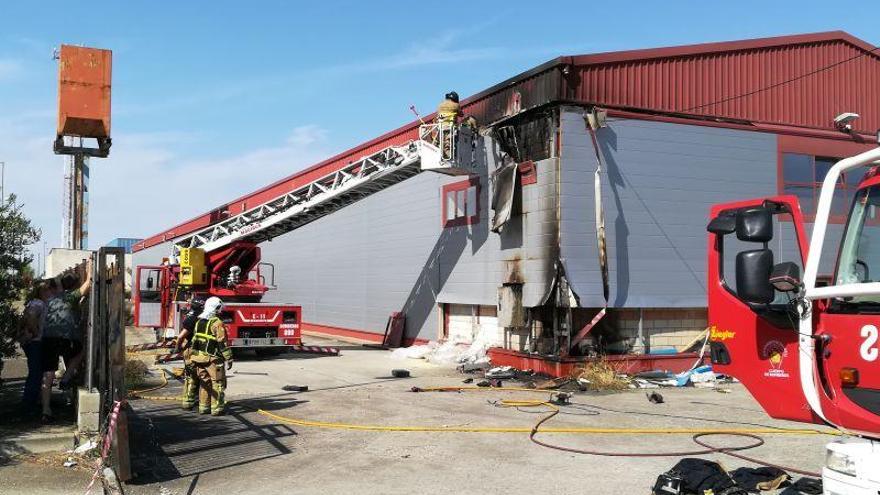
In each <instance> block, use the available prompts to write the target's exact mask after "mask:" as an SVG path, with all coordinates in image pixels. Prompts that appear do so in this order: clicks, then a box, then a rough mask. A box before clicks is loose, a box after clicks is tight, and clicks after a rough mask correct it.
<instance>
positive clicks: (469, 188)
mask: <svg viewBox="0 0 880 495" xmlns="http://www.w3.org/2000/svg"><path fill="white" fill-rule="evenodd" d="M479 197H480V179H479V178H478V177H472V178H469V179H467V180H463V181H460V182H454V183H452V184H447V185H445V186H443V206H442V208H443V226H444V227H455V226H458V225H471V224H474V223H478V222H479V221H480V203H479V201H480V200H479Z"/></svg>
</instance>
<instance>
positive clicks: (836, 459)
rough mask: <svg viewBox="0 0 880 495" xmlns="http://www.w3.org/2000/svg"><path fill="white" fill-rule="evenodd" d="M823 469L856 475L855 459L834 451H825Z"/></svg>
mask: <svg viewBox="0 0 880 495" xmlns="http://www.w3.org/2000/svg"><path fill="white" fill-rule="evenodd" d="M825 467H827V468H828V469H830V470H832V471H837V472H838V473H843V474H848V475H850V476H855V475H856V460H855V458H853V457H851V456H849V455H847V454H845V453H843V452H838V451H835V450H831V449H828V450H826V451H825Z"/></svg>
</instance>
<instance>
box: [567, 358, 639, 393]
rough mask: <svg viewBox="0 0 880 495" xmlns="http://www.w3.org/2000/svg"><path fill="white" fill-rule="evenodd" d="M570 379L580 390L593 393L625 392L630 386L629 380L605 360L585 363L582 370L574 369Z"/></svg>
mask: <svg viewBox="0 0 880 495" xmlns="http://www.w3.org/2000/svg"><path fill="white" fill-rule="evenodd" d="M570 378H571V379H572V380H574V381H575V382H576V383H577V385H578V388H583V389H586V390H593V391H602V390H625V389H627V388H628V387H629V385H630V380H629V378H628V377H627V376H626V375H624V374H621V373H619V372H618V371H617V369H615V368H614V366H612V365H611V364H610V363H608V361H606V360H604V359H596V360H594V361H590V362H588V363H584V366H583V367H582V368H575V369H573V370H572V372H571V374H570Z"/></svg>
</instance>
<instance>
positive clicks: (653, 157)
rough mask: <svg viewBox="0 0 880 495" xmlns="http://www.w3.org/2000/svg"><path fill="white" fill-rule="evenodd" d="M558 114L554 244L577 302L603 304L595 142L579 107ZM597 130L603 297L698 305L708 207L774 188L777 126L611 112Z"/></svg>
mask: <svg viewBox="0 0 880 495" xmlns="http://www.w3.org/2000/svg"><path fill="white" fill-rule="evenodd" d="M561 122H562V150H561V166H560V167H561V188H560V203H561V211H562V221H561V227H560V229H561V241H560V251H561V254H562V256H563V258H564V260H565V262H566V269H567V273H568V275H569V277H570V279H571V282H572V287H573V289H574V290H575V292H576V293H577V294H578V296H579V297H580V301H581V305H582V306H585V307H591V306H592V307H595V306H601V305H602V304H603V300H602V288H601V285H602V284H601V276H600V272H599V267H598V257H597V247H596V234H595V225H594V201H593V172H594V170H595V167H596V161H595V155H594V151H593V145H592V141H591V140H590V136H589V134H588V133H587V130H586V128H585V124H584V119H583V116H582V113H581V111H580V110H578V109H568V110H565V111H563V112H562V116H561ZM598 139H599V146H600V149H601V152H602V156H603V157H604V160H605V163H606V166H607V170H606V172H605V174H604V175H603V202H604V206H605V215H606V232H607V245H608V258H609V275H610V285H611V295H610V305H611V306H613V307H697V306H705V304H706V296H705V292H706V291H705V279H706V230H705V227H706V221H707V218H708V212H709V208H710V207H711V205H713V204H715V203H720V202H725V201H733V200H742V199H748V198H754V197H761V196H768V195H775V193H776V160H777V155H776V136H774V135H772V134H768V133H758V132H746V131H738V130H731V129H722V128H712V127H703V126H694V125H680V124H670V123H659V122H650V121H639V120H628V119H617V118H615V119H610V120H609V123H608V127H606V128H603V129H601V130H600V131H599V132H598Z"/></svg>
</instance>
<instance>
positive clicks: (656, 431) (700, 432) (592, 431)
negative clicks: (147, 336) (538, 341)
mask: <svg viewBox="0 0 880 495" xmlns="http://www.w3.org/2000/svg"><path fill="white" fill-rule="evenodd" d="M167 384H168V379H167V377H166V375H165V371H164V370H162V383H161V384H159V385H157V386H154V387H151V388H147V389H144V390H137V391H133V392H131V393H130V397H131V398H141V399H147V400H180V397H169V396H149V395H145V393H146V392H151V391H155V390H159V389H161V388H164V387H165V386H167ZM499 390H503V391H507V392H528V393H540V394H546V395H547V396H548V397H547V399H545V400H501V401H499V403H498V404H499V405H500V407H510V408H520V407H530V408H531V407H546V408H549V409H550V411H548V414H547V416H544V417H543V418H541V419H540V420H539V421H538V422H537V423H536V424H535V425H534V426H532V427H530V428H529V427H492V426H423V425H413V426H400V425H370V424H352V423H336V422H327V421H315V420H309V419H299V418H292V417H289V416H282V415H279V414H275V413H272V412H269V411H266V410H264V409H260V408H253V407H248V406H247V405H246V404H244V403H243V402H242V401H238V404H239V405H241V406H243V407H244V408H246V409H250V410H251V411H254V412H256V413H258V414H260V415H262V416H265V417H267V418H271V419H274V420H276V421H280V422H282V423H285V424H292V425H296V426H303V427H311V428H325V429H337V430H357V431H377V432H379V431H381V432H431V433H439V432H447V433H520V434H522V433H528V434H529V439H530V440H531V441H532V442H533V443H535V444H537V445H540V446H542V447H546V448H551V449H554V450H561V451H565V452H571V453H576V454H585V455H595V456H605V457H684V456H692V455H706V454H724V455H728V456H732V457H736V458H738V459H741V460H745V461H748V462H752V463H754V464H758V465H762V466H770V467H775V468H778V469H782V470H783V471H787V472H792V473H797V474H801V475H804V476H813V477H821V474H820V473H816V472H811V471H805V470H801V469H797V468H792V467H788V466H781V465H778V464H775V463H770V462H767V461H762V460H760V459H756V458H753V457H748V456H745V455H743V454H740V453H739V452H740V451H743V450H748V449H753V448H757V447H760V446H761V445H764V439H763V438H761V437H760V436H758V435H780V434H782V435H838V434H839V433H837V432H833V431H832V432H829V431H821V430H816V429H811V428H599V427H563V428H548V427H543V425H544V424H545V423H547V422H548V421H550V420H551V419H553V418H554V417H555V416H556V415H557V414H559V413H560V411H561V409H560V407H559V406H558V405H556V404H554V403H552V402H551V398H552V395H553V394H555V393H556V392H553V391H550V390H536V389H531V388H521V387H506V388H504V389H497V388H484V387H430V388H417V387H416V388H414V389H413V391H414V392H498V391H499ZM539 434H583V435H596V434H610V435H675V434H689V435H692V437H691V438H692V440H693V441H694V443H696V444H697V445H699V446H700V447H702V448H701V449H694V450H688V451H677V452H608V451H599V450H586V449H577V448H573V447H567V446H561V445H556V444H552V443H550V442H547V441H545V440H540V439H538V438H537V436H538V435H539ZM721 435H726V436H735V437H743V438H748V439H751V440H752V442H751V443H748V444H746V445H741V446H734V447H718V446H714V445H711V444H708V443H706V442H705V437H708V436H721Z"/></svg>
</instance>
